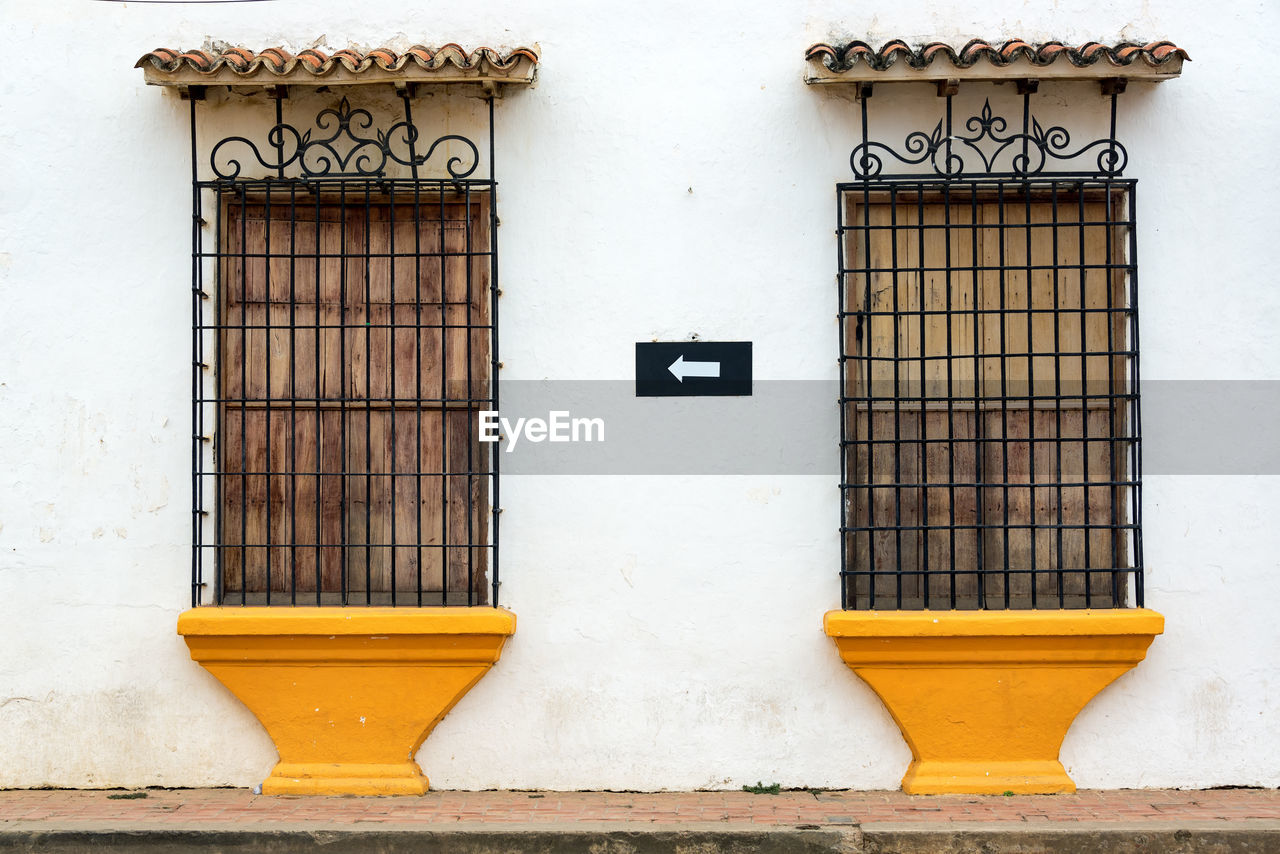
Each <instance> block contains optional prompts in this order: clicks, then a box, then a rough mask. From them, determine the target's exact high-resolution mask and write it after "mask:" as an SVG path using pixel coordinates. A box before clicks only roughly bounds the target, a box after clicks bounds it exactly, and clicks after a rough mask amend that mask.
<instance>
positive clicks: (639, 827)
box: [0, 820, 1280, 854]
mask: <svg viewBox="0 0 1280 854" xmlns="http://www.w3.org/2000/svg"><path fill="white" fill-rule="evenodd" d="M36 824H37V823H32V825H29V826H27V827H24V828H23V829H0V852H4V853H5V854H7V852H37V851H39V852H49V854H67V852H80V851H90V850H91V851H122V852H123V851H130V852H131V851H141V852H147V851H157V852H158V851H164V852H174V854H186V852H205V854H207V852H210V851H218V852H239V851H244V852H255V854H293V852H312V851H315V850H317V848H320V849H327V850H334V851H341V852H343V854H401V852H404V854H409V852H414V854H446V852H447V853H448V854H455V853H456V854H508V852H510V854H526V852H528V854H577V852H582V854H668V852H675V851H696V852H697V854H756V852H759V854H828V852H830V854H972V852H978V851H981V852H983V854H1005V852H1008V854H1029V852H1037V854H1040V852H1043V854H1130V852H1132V854H1139V852H1141V854H1154V852H1159V854H1201V853H1202V852H1203V854H1210V853H1212V854H1269V852H1275V851H1278V850H1280V821H1274V820H1247V821H1233V822H1227V821H1218V822H1193V823H1188V824H1177V823H1173V822H1170V823H1169V825H1168V826H1161V827H1153V826H1152V825H1151V824H1150V823H1135V824H1115V823H1110V822H1107V823H1102V822H1098V823H1087V822H1080V823H1076V824H1072V825H1070V826H1061V825H1059V826H1052V827H1035V826H1028V825H1025V824H1024V825H1022V826H1011V825H1010V824H1008V823H992V824H986V823H979V822H974V823H972V824H963V825H960V824H956V823H949V824H947V825H944V826H939V825H938V824H937V823H912V824H898V823H877V824H871V825H867V826H866V827H864V828H857V827H847V828H833V827H830V826H827V827H821V828H817V827H810V826H799V827H795V826H787V827H776V828H761V827H760V826H758V825H757V826H754V827H744V826H742V825H732V824H730V825H725V824H713V823H701V824H697V825H680V826H677V827H673V826H671V825H655V824H651V823H632V822H611V823H594V824H572V825H569V824H566V825H547V824H540V825H512V826H508V827H504V828H503V829H500V830H496V829H494V828H493V827H492V825H488V826H486V825H482V824H470V825H457V824H454V825H450V826H448V827H441V828H439V829H435V828H432V829H424V828H423V827H422V826H421V825H418V826H414V827H404V826H401V827H388V826H378V827H370V828H368V829H363V828H360V829H355V828H352V829H337V830H335V829H316V828H314V827H313V828H311V829H307V828H305V827H300V826H287V827H285V826H280V825H278V824H273V825H270V826H261V827H256V828H255V827H252V826H250V827H245V826H244V825H241V826H240V827H238V828H235V827H231V826H228V827H208V826H202V827H199V828H196V827H181V826H172V825H170V826H167V827H160V826H152V827H135V828H133V829H130V830H121V829H120V828H119V827H118V826H117V827H97V826H93V825H90V824H88V823H86V824H85V825H84V826H80V827H76V828H74V829H72V828H68V827H66V826H62V827H57V828H52V827H50V828H41V827H38V826H34V825H36ZM329 846H333V847H332V848H329Z"/></svg>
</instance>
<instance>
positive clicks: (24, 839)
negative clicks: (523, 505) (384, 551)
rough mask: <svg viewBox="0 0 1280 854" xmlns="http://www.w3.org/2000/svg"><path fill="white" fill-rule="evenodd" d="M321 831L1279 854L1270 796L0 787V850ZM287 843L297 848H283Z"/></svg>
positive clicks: (594, 846) (558, 843)
mask: <svg viewBox="0 0 1280 854" xmlns="http://www.w3.org/2000/svg"><path fill="white" fill-rule="evenodd" d="M318 833H327V834H338V835H340V836H341V837H342V838H343V839H345V840H346V841H347V842H348V843H350V844H349V845H345V846H344V847H343V849H342V850H344V851H347V850H352V851H355V850H360V851H365V850H367V851H377V852H390V851H399V850H433V851H435V850H438V851H453V850H457V851H481V850H483V851H524V850H529V851H562V850H563V851H578V850H582V851H603V852H612V851H618V852H622V851H648V850H654V851H666V850H671V851H674V850H679V849H681V848H682V847H686V848H687V847H688V844H690V841H691V840H694V841H696V843H697V845H699V846H702V847H700V848H696V850H698V851H709V852H714V851H721V850H723V851H730V850H732V851H757V850H758V851H762V852H771V851H793V850H794V851H806V852H807V851H815V852H816V851H828V850H831V851H837V850H838V851H849V852H858V851H922V852H924V851H930V852H933V851H939V852H940V851H971V850H983V851H985V850H991V851H1002V850H1009V851H1015V850H1016V851H1059V850H1062V851H1072V852H1081V851H1152V852H1163V851H1188V852H1193V851H1242V852H1243V851H1247V852H1272V851H1274V852H1280V791H1277V790H1262V789H1226V790H1207V791H1178V790H1153V789H1135V790H1119V791H1084V792H1078V793H1076V794H1073V795H1042V796H1025V795H1024V796H1007V797H998V796H994V797H993V796H972V795H946V796H910V795H904V794H902V793H901V792H849V791H786V792H781V793H779V794H776V795H770V794H750V793H746V792H664V793H634V792H511V791H500V792H430V793H428V794H427V795H425V796H423V797H420V798H418V797H397V798H355V797H264V796H261V795H254V794H252V793H251V792H249V791H248V790H244V789H167V790H166V789H149V790H141V791H138V792H126V791H119V790H116V791H86V790H78V791H69V790H14V791H0V851H19V850H21V851H55V850H56V851H64V850H65V851H71V850H83V849H84V848H88V847H94V848H97V849H102V848H111V847H112V846H113V844H115V846H116V847H118V848H119V849H120V850H142V849H144V848H146V847H147V846H146V844H144V843H146V842H147V840H148V839H151V842H152V843H153V845H152V849H151V850H171V851H180V850H181V851H185V850H214V849H216V850H219V851H232V850H251V849H252V850H272V851H277V850H278V851H286V850H295V848H296V849H297V850H306V848H307V847H308V846H311V847H314V845H315V844H316V838H317V837H316V834H318ZM451 833H452V834H453V835H452V836H450V835H449V834H451ZM148 834H151V835H152V836H153V837H154V838H151V837H149V836H148ZM219 834H221V835H219ZM255 834H256V836H255ZM290 834H302V836H300V837H299V838H298V839H294V840H293V842H290V839H291V838H292V837H290ZM459 834H461V835H459ZM485 834H488V836H487V837H486V836H485ZM495 834H496V835H495ZM619 834H622V835H621V836H619ZM663 834H666V835H665V836H664V835H663ZM689 834H693V836H690V835H689ZM482 837H483V845H480V841H482ZM624 837H625V838H624ZM424 838H430V839H433V840H434V841H433V843H432V844H431V846H428V848H425V849H424V848H420V847H413V845H411V844H410V840H411V839H416V840H417V842H416V843H414V844H415V845H419V846H420V845H421V844H422V842H421V840H422V839H424ZM113 840H114V843H113ZM122 840H123V841H122ZM211 840H212V841H211ZM255 840H257V842H255ZM263 840H270V844H266V843H264V842H263ZM397 840H399V842H397ZM449 840H453V841H452V842H451V841H449ZM458 840H463V842H459V841H458ZM467 840H469V841H467ZM547 840H552V841H550V842H548V841H547ZM628 840H630V841H628ZM637 840H641V841H642V842H644V844H639V843H638V842H637ZM680 840H684V842H680ZM726 840H727V841H726ZM984 840H985V841H984ZM993 840H994V841H993ZM1046 840H1047V841H1046ZM1054 840H1057V842H1055V841H1054ZM1162 840H1163V841H1162ZM401 842H402V843H404V844H405V846H406V847H403V848H401V847H398V845H399V843H401ZM294 843H297V844H296V845H294ZM366 843H367V844H366ZM526 843H527V844H526ZM535 843H536V844H535ZM477 845H480V847H476V846H477ZM982 845H986V846H988V847H986V848H983V847H981V846H982ZM291 846H293V847H291ZM717 846H720V847H717Z"/></svg>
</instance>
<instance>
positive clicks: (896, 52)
mask: <svg viewBox="0 0 1280 854" xmlns="http://www.w3.org/2000/svg"><path fill="white" fill-rule="evenodd" d="M805 59H806V60H808V61H809V70H808V73H807V74H806V75H805V81H806V82H808V83H862V82H869V83H888V82H898V81H910V80H920V81H933V82H936V81H942V80H1013V79H1021V78H1033V79H1037V80H1053V79H1065V80H1098V79H1104V78H1126V79H1130V80H1153V81H1155V80H1167V79H1169V78H1172V77H1177V76H1178V75H1179V74H1181V73H1182V63H1183V60H1188V61H1189V60H1190V59H1191V57H1190V56H1188V55H1187V52H1186V51H1185V50H1183V49H1182V48H1180V47H1178V46H1177V45H1175V44H1174V43H1173V42H1168V41H1154V42H1150V43H1148V44H1138V43H1136V42H1121V43H1120V44H1117V45H1113V46H1107V45H1105V44H1102V43H1100V42H1087V43H1085V44H1083V45H1081V46H1080V47H1069V46H1067V45H1064V44H1062V43H1061V42H1056V41H1051V42H1044V43H1043V44H1030V43H1028V42H1024V41H1021V40H1020V39H1012V40H1010V41H1006V42H1004V43H1002V44H1000V46H999V47H996V46H995V45H993V44H992V43H991V42H986V41H983V40H982V39H974V40H972V41H970V42H969V43H968V44H966V45H965V46H964V47H962V48H960V49H958V50H957V49H956V48H954V47H952V46H951V45H949V44H945V43H943V42H930V43H928V44H926V45H923V46H920V47H917V48H912V47H911V46H910V45H908V44H907V43H906V42H904V41H902V40H901V39H894V40H893V41H890V42H888V43H886V44H885V45H884V46H883V47H881V48H880V49H879V50H876V49H875V48H873V47H871V45H869V44H867V43H866V42H862V41H853V42H849V43H848V44H845V45H839V46H835V45H829V44H815V45H813V46H812V47H810V48H809V49H808V50H807V51H805Z"/></svg>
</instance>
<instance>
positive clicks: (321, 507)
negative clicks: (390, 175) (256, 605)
mask: <svg viewBox="0 0 1280 854" xmlns="http://www.w3.org/2000/svg"><path fill="white" fill-rule="evenodd" d="M222 222H223V224H224V227H223V229H222V232H223V234H222V238H223V246H222V247H221V252H222V254H223V257H224V262H223V264H222V269H221V276H220V286H221V290H220V299H221V315H222V321H223V323H222V325H223V329H222V333H221V358H220V361H219V365H218V372H219V382H220V388H221V395H222V400H223V402H222V404H221V406H220V413H219V418H220V430H219V434H218V435H219V448H218V459H219V464H220V468H219V471H220V474H221V476H220V481H219V482H220V494H221V499H220V504H219V506H220V510H221V518H220V520H219V524H220V530H221V542H222V543H223V544H224V547H223V548H222V550H221V558H222V563H221V565H222V585H223V591H224V594H225V595H226V596H228V597H230V598H234V599H237V600H238V599H239V598H240V596H241V591H242V590H243V591H244V592H245V593H246V594H252V595H255V596H258V598H259V599H261V598H265V595H261V596H259V595H258V594H265V591H266V590H267V589H268V588H269V589H270V590H271V591H272V592H273V594H284V593H286V592H293V591H296V592H298V593H299V594H301V593H310V594H311V601H314V595H315V592H316V589H317V585H318V586H319V589H320V592H321V593H322V594H323V595H322V599H323V601H326V602H329V601H340V600H342V601H345V600H343V595H344V593H345V595H346V596H347V597H348V598H349V599H351V600H352V601H360V602H364V601H372V602H375V603H376V602H385V601H387V600H388V599H389V593H390V591H391V590H392V589H394V590H396V591H397V592H399V593H404V594H405V596H404V597H398V599H399V601H409V600H410V599H412V598H413V597H414V595H416V592H417V591H418V590H422V591H424V592H426V593H428V594H431V595H429V596H428V597H427V599H426V600H425V601H427V602H433V603H438V602H440V601H442V600H443V599H444V598H445V595H446V591H447V592H448V594H449V596H450V597H451V599H453V598H457V597H458V596H461V597H462V601H467V600H466V597H467V591H468V590H470V591H471V595H472V601H478V599H482V598H483V596H484V594H485V590H486V585H485V583H484V577H485V559H486V555H487V550H486V548H484V546H485V544H486V543H487V540H488V532H487V519H488V512H487V509H488V480H487V478H486V477H485V471H486V466H485V460H486V459H487V446H484V450H483V451H482V447H481V446H479V445H478V444H477V443H476V431H475V429H474V422H475V413H476V411H477V410H478V409H481V408H484V407H483V404H482V403H481V402H479V401H478V400H477V399H480V398H485V397H487V396H488V378H489V363H490V356H489V353H490V351H489V341H490V334H489V299H490V295H489V280H488V273H489V269H490V265H489V259H488V257H487V256H486V255H485V254H484V253H485V252H487V249H488V243H489V234H488V222H489V219H488V214H487V204H486V199H485V198H484V197H479V196H474V195H473V196H472V197H471V200H470V205H469V206H468V205H467V204H466V203H464V202H463V201H459V200H446V201H443V202H442V201H441V200H440V199H439V198H438V197H432V198H430V199H427V198H422V199H420V201H419V204H418V205H416V206H415V205H414V204H412V203H409V204H404V203H399V202H398V203H397V204H395V205H394V207H393V206H392V205H391V204H388V203H386V202H385V201H381V202H377V203H373V202H370V203H368V204H366V203H365V201H364V199H363V198H361V200H360V201H359V202H358V203H347V204H341V203H339V204H334V203H332V202H330V201H329V200H325V201H323V202H321V201H318V200H317V199H316V198H315V197H314V196H306V197H305V201H304V198H303V197H299V198H296V199H295V200H294V202H293V204H290V202H289V200H288V199H286V200H284V201H283V202H281V201H280V200H278V199H273V200H272V203H271V205H270V206H268V205H267V204H265V202H254V201H248V202H246V201H243V200H232V201H229V202H227V203H226V204H225V205H224V209H223V218H222ZM392 255H394V256H395V257H391V256H392ZM267 327H269V328H267ZM468 327H469V328H468ZM268 565H269V568H268ZM446 567H447V569H446ZM393 568H394V569H393ZM277 600H278V597H273V601H277Z"/></svg>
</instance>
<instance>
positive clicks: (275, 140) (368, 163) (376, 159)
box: [209, 98, 480, 180]
mask: <svg viewBox="0 0 1280 854" xmlns="http://www.w3.org/2000/svg"><path fill="white" fill-rule="evenodd" d="M278 115H279V114H278V113H277V116H278ZM419 136H420V134H419V131H418V129H417V128H416V127H415V126H414V125H413V122H412V117H411V115H410V114H409V113H408V111H407V109H406V114H405V118H404V119H402V120H400V121H398V122H396V123H395V124H393V125H391V126H390V127H388V128H386V129H385V130H383V129H381V128H374V127H373V116H372V115H371V114H370V113H369V111H368V110H365V109H360V108H356V109H352V107H351V104H350V103H348V101H347V99H346V98H343V99H342V102H341V103H340V104H339V105H338V106H337V107H336V108H334V107H327V108H325V109H323V110H321V111H320V112H319V113H317V114H316V118H315V129H314V130H312V129H307V130H304V131H299V130H298V129H297V128H296V127H294V126H293V125H290V124H286V123H285V122H283V121H277V122H276V124H275V125H273V126H272V128H271V130H269V131H268V132H267V140H266V141H267V145H266V154H264V152H263V150H262V149H260V148H259V147H258V145H257V144H256V143H254V142H253V141H252V140H250V139H248V138H246V137H243V136H229V137H226V138H225V139H222V140H220V141H219V142H218V143H217V144H216V145H214V146H213V149H212V150H211V151H210V153H209V165H210V167H211V168H212V169H213V173H214V174H215V175H216V176H217V177H218V178H221V179H224V180H234V179H236V178H239V177H240V173H241V171H242V168H243V166H244V164H243V163H242V162H241V160H240V158H241V157H245V156H246V155H249V156H252V158H253V159H254V160H256V161H257V162H258V165H260V166H262V167H263V168H266V169H269V170H272V171H274V172H276V173H277V174H279V175H281V176H282V177H283V173H284V170H286V169H291V168H297V169H298V170H299V171H300V172H301V174H302V176H303V177H306V178H341V177H357V178H379V177H382V176H384V175H385V174H386V170H387V168H388V166H389V165H390V164H391V163H398V164H400V165H402V166H408V167H410V168H411V169H413V170H414V171H415V174H416V170H417V169H418V168H419V167H422V166H424V165H426V164H427V163H428V162H429V161H430V160H431V158H432V157H433V156H434V155H435V153H436V151H437V149H439V148H440V147H441V146H444V145H446V144H448V143H457V144H459V145H460V146H461V147H462V148H463V149H465V151H466V155H465V156H463V155H458V154H454V155H452V156H450V157H449V158H448V159H447V160H446V161H445V163H444V168H445V171H447V172H448V173H449V176H450V177H451V178H453V179H454V180H461V179H463V178H466V177H468V176H470V175H471V174H472V173H473V172H475V171H476V167H477V166H478V165H479V163H480V152H479V149H478V148H477V147H476V144H475V143H474V142H472V141H471V140H470V139H468V138H467V137H465V136H460V135H458V134H445V135H444V136H440V137H437V138H436V139H435V141H433V142H432V143H431V145H430V146H428V147H427V150H426V151H425V152H422V153H419V151H418V149H419V144H418V143H419Z"/></svg>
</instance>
